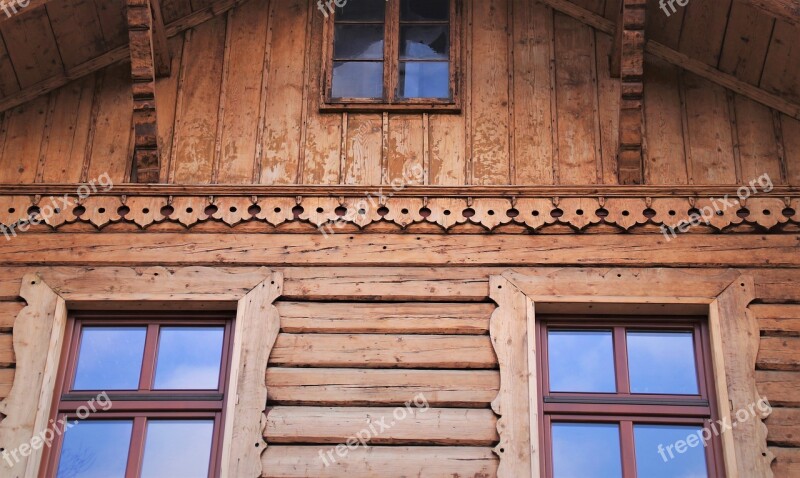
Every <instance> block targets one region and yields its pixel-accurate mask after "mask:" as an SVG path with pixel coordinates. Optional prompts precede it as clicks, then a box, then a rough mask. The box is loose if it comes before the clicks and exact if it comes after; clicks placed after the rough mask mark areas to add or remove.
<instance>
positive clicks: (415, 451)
mask: <svg viewBox="0 0 800 478" xmlns="http://www.w3.org/2000/svg"><path fill="white" fill-rule="evenodd" d="M320 449H321V448H320V447H318V446H286V445H273V446H270V447H268V448H267V450H266V451H265V452H264V454H263V455H262V456H261V464H262V469H263V470H264V471H263V474H262V475H261V476H262V477H263V478H307V477H309V476H313V477H315V478H339V477H342V476H346V477H347V478H375V477H376V476H383V477H396V476H407V477H412V476H413V477H418V478H453V477H463V478H495V477H496V476H497V465H498V462H499V461H498V460H499V459H498V457H497V455H495V454H494V452H492V449H491V448H479V447H410V446H403V447H384V446H377V447H370V448H368V449H365V448H361V447H359V448H357V449H355V450H347V452H346V453H345V452H342V453H341V455H344V456H341V455H337V454H336V452H335V451H334V452H333V454H332V457H333V458H331V456H328V455H327V453H328V451H330V450H329V449H324V450H322V451H323V455H324V456H325V460H326V461H327V465H326V461H323V460H322V459H321V458H320V454H319V452H320Z"/></svg>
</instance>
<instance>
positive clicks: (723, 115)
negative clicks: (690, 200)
mask: <svg viewBox="0 0 800 478" xmlns="http://www.w3.org/2000/svg"><path fill="white" fill-rule="evenodd" d="M684 90H685V96H686V117H687V121H688V124H687V130H688V134H689V137H688V138H687V141H688V144H689V150H690V161H691V163H692V164H691V168H690V171H691V174H692V176H691V177H690V178H689V182H690V183H691V184H735V183H736V165H735V164H734V156H733V138H732V136H731V122H730V113H729V111H728V99H727V96H726V94H725V89H724V88H722V87H721V86H717V85H715V84H713V83H711V82H709V81H707V80H704V79H702V78H700V77H698V76H696V75H694V74H692V73H688V72H687V73H686V74H685V75H684Z"/></svg>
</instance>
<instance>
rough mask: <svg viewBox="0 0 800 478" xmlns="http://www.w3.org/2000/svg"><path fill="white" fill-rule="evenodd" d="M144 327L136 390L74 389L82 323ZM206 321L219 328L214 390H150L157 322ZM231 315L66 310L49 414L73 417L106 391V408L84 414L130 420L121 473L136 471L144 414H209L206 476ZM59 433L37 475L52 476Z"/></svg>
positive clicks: (217, 461) (212, 469)
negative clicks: (210, 428)
mask: <svg viewBox="0 0 800 478" xmlns="http://www.w3.org/2000/svg"><path fill="white" fill-rule="evenodd" d="M92 326H95V327H97V326H101V327H121V328H124V327H146V329H147V331H146V336H145V337H146V339H145V344H144V351H143V358H142V364H141V368H140V379H139V387H138V390H119V391H117V390H114V391H103V390H80V391H74V390H73V385H74V380H75V376H76V371H77V363H78V355H79V353H78V352H79V350H80V338H81V332H82V329H83V328H84V327H92ZM193 326H194V327H198V326H202V327H208V326H216V327H221V328H223V329H224V334H223V339H222V340H223V342H222V356H221V359H220V373H219V382H218V386H217V389H216V390H213V389H203V390H188V389H187V390H155V389H153V384H154V380H155V369H156V360H157V357H158V349H159V344H158V341H159V331H160V328H161V327H193ZM233 329H234V320H233V317H232V315H231V314H220V313H212V314H209V313H192V314H182V313H170V314H149V313H138V314H130V313H114V314H108V313H80V314H76V315H71V316H70V317H69V319H68V321H67V324H66V331H65V341H64V346H63V349H62V352H61V360H60V364H59V373H58V376H57V379H56V383H55V393H54V396H53V407H52V411H51V412H50V419H51V420H53V421H54V422H57V421H58V420H59V419H61V418H74V414H75V413H76V412H77V410H78V409H79V408H80V407H82V406H86V404H87V402H89V401H90V400H92V399H94V398H96V397H97V396H98V395H99V394H101V393H106V394H107V396H108V397H109V399H110V402H111V403H112V404H113V406H112V407H111V408H110V409H109V410H108V411H102V410H97V411H96V412H93V413H92V414H91V415H90V416H88V417H86V418H85V419H84V420H104V419H129V420H132V421H133V428H132V433H131V440H130V445H129V448H128V465H127V471H126V478H136V477H138V476H139V475H140V473H141V469H142V461H143V457H144V447H145V437H146V436H145V435H146V430H147V428H146V427H147V420H149V419H162V420H163V419H175V420H180V419H207V420H213V422H214V430H213V433H212V441H211V455H210V457H209V476H219V475H220V472H221V451H222V446H221V440H222V434H223V430H224V427H225V408H226V398H227V395H228V394H227V391H228V384H229V379H228V378H229V376H230V373H231V370H230V369H231V352H232V347H231V345H232V339H233V337H232V334H233ZM63 438H64V435H63V434H60V433H59V434H56V438H55V439H54V440H53V445H52V447H48V448H47V449H46V450H45V452H44V454H43V459H42V466H41V468H40V473H39V476H40V477H42V478H47V477H54V476H56V474H57V473H58V465H59V461H60V457H61V449H62V445H63V441H64V440H63Z"/></svg>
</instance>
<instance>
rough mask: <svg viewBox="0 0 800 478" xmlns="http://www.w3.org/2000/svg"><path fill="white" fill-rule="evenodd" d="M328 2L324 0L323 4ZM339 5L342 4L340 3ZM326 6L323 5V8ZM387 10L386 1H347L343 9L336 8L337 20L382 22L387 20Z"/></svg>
mask: <svg viewBox="0 0 800 478" xmlns="http://www.w3.org/2000/svg"><path fill="white" fill-rule="evenodd" d="M327 2H328V0H324V1H323V2H322V3H324V4H327ZM339 3H342V2H341V1H340V2H339ZM333 5H335V4H333ZM324 6H325V5H323V7H324ZM318 7H319V5H318ZM385 8H386V0H347V3H346V4H345V5H344V6H343V7H337V8H336V20H337V21H379V22H382V21H383V20H384V18H385V17H384V9H385ZM327 11H328V10H326V12H327Z"/></svg>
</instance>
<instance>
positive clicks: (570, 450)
mask: <svg viewBox="0 0 800 478" xmlns="http://www.w3.org/2000/svg"><path fill="white" fill-rule="evenodd" d="M552 444H553V477H554V478H614V477H622V458H621V455H620V445H619V426H618V425H612V424H605V423H598V424H594V423H553V441H552ZM639 476H642V477H644V476H648V475H641V474H640V475H639Z"/></svg>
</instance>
